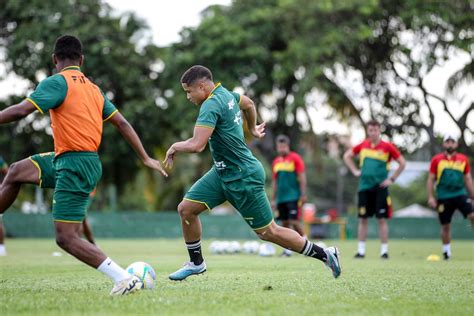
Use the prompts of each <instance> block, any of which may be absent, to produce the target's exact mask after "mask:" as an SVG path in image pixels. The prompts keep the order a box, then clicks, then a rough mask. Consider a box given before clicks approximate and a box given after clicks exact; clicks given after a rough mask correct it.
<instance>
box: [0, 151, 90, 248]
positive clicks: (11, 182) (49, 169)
mask: <svg viewBox="0 0 474 316" xmlns="http://www.w3.org/2000/svg"><path fill="white" fill-rule="evenodd" d="M53 160H54V152H47V153H42V154H37V155H33V156H31V157H29V158H26V159H22V160H20V161H17V162H14V163H12V165H11V166H10V168H9V169H8V172H7V173H6V175H5V180H4V182H3V183H2V185H1V186H0V213H4V212H5V211H6V210H7V209H8V208H9V207H10V206H11V205H12V204H13V202H14V201H15V200H16V198H17V196H18V193H19V192H20V188H21V186H22V185H23V184H34V185H37V186H39V187H40V188H42V189H54V187H55V180H54V179H55V177H56V169H55V168H54V164H53ZM90 198H92V197H90ZM81 231H82V233H83V235H84V237H85V238H86V239H87V240H88V241H89V242H90V243H92V244H95V241H94V236H93V234H92V230H91V228H90V225H89V223H88V221H87V218H84V221H83V222H82V228H81Z"/></svg>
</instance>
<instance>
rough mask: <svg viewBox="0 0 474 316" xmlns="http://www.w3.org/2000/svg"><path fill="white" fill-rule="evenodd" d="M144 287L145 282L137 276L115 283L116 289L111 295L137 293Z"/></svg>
mask: <svg viewBox="0 0 474 316" xmlns="http://www.w3.org/2000/svg"><path fill="white" fill-rule="evenodd" d="M142 287H143V282H142V281H140V278H139V277H137V276H136V275H133V276H131V277H130V278H128V279H125V280H122V281H119V282H117V283H115V285H114V288H113V289H112V291H110V295H128V294H130V293H133V292H136V291H138V290H140V289H141V288H142Z"/></svg>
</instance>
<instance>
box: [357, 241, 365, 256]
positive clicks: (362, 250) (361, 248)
mask: <svg viewBox="0 0 474 316" xmlns="http://www.w3.org/2000/svg"><path fill="white" fill-rule="evenodd" d="M357 253H358V254H361V255H365V241H360V240H359V245H358V247H357Z"/></svg>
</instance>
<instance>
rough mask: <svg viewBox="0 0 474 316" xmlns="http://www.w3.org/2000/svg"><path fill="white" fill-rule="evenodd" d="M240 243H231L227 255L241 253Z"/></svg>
mask: <svg viewBox="0 0 474 316" xmlns="http://www.w3.org/2000/svg"><path fill="white" fill-rule="evenodd" d="M240 249H241V247H240V243H239V242H238V241H235V240H234V241H231V242H230V243H229V247H228V248H227V253H232V254H234V253H239V252H240Z"/></svg>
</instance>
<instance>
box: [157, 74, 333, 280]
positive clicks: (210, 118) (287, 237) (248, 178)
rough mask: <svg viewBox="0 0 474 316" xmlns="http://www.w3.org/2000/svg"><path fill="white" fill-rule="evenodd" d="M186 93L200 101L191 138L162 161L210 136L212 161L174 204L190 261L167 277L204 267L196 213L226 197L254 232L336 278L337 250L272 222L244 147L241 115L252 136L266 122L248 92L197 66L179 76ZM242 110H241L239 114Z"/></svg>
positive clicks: (257, 169) (258, 169)
mask: <svg viewBox="0 0 474 316" xmlns="http://www.w3.org/2000/svg"><path fill="white" fill-rule="evenodd" d="M181 85H182V87H183V89H184V91H185V92H186V95H187V98H188V100H189V101H191V102H192V103H194V104H196V105H198V106H200V110H199V116H198V118H197V122H196V125H195V127H194V135H193V137H192V138H190V139H188V140H186V141H181V142H177V143H174V144H173V145H172V146H171V147H170V148H169V149H168V151H167V153H166V158H165V160H164V163H165V166H166V167H168V168H171V167H172V166H173V159H174V158H175V156H176V154H177V153H180V152H188V153H189V152H202V151H203V150H204V149H205V148H206V144H207V142H208V141H209V147H210V149H211V154H212V158H213V160H214V166H213V167H212V168H211V169H210V170H209V171H208V172H207V173H206V174H205V175H204V176H203V177H202V178H201V179H199V180H198V181H197V182H196V183H195V184H194V185H193V186H192V187H191V189H190V190H189V191H188V192H187V193H186V195H185V197H184V198H183V200H182V201H181V203H180V204H179V206H178V212H179V215H180V217H181V226H182V230H183V236H184V240H185V242H186V247H187V249H188V252H189V257H190V261H189V262H188V263H186V264H185V265H184V267H183V268H181V269H179V270H178V271H176V272H175V273H172V274H171V275H170V276H169V278H170V279H171V280H184V279H186V278H187V277H188V276H190V275H193V274H200V273H203V272H205V271H206V263H205V262H204V259H203V256H202V251H201V222H200V220H199V217H198V216H199V214H201V213H202V212H204V211H205V210H207V209H209V210H210V209H212V208H213V207H215V206H217V205H219V204H221V203H223V202H225V201H226V200H228V201H229V202H230V203H231V204H232V205H233V206H234V207H235V208H236V209H237V210H238V211H239V212H240V214H241V215H242V217H243V219H244V220H245V221H246V222H247V224H248V225H249V226H250V227H251V228H252V229H253V230H254V231H255V232H256V233H257V235H258V236H259V237H260V238H261V239H263V240H267V241H271V242H273V243H276V244H278V245H280V246H282V247H283V248H286V249H291V250H294V251H297V252H299V253H301V254H304V255H306V256H310V257H313V258H316V259H319V260H321V261H323V262H324V263H325V264H326V266H327V267H329V268H330V269H331V270H332V273H333V276H334V277H335V278H337V277H338V276H339V275H340V273H341V267H340V264H339V258H338V250H337V248H335V247H330V248H326V249H322V248H320V247H318V246H317V245H315V244H313V243H312V242H310V241H308V240H306V239H305V238H303V237H301V236H300V235H299V234H298V233H297V232H295V231H293V230H291V229H288V228H285V227H280V226H278V225H277V224H275V222H274V221H273V213H272V209H271V206H270V202H269V201H268V198H267V196H266V194H265V190H264V185H265V171H264V169H263V167H262V164H261V163H260V162H259V161H258V160H257V159H256V158H255V157H254V156H253V155H252V152H251V151H250V149H249V148H248V147H247V145H246V143H245V139H244V132H243V128H242V125H243V117H245V120H246V121H247V125H248V127H249V131H250V132H251V133H252V135H253V136H254V137H257V138H262V137H263V136H265V132H264V129H265V123H263V124H260V125H257V113H256V110H255V105H254V103H253V102H252V100H250V99H249V98H248V97H246V96H243V95H239V94H237V93H233V92H229V91H228V90H227V89H226V88H224V87H223V86H222V85H221V84H220V83H218V84H214V82H213V78H212V73H211V71H210V70H209V69H207V68H206V67H204V66H199V65H195V66H193V67H191V68H189V69H188V70H187V71H186V72H185V73H184V74H183V76H182V77H181ZM242 112H243V114H242Z"/></svg>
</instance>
